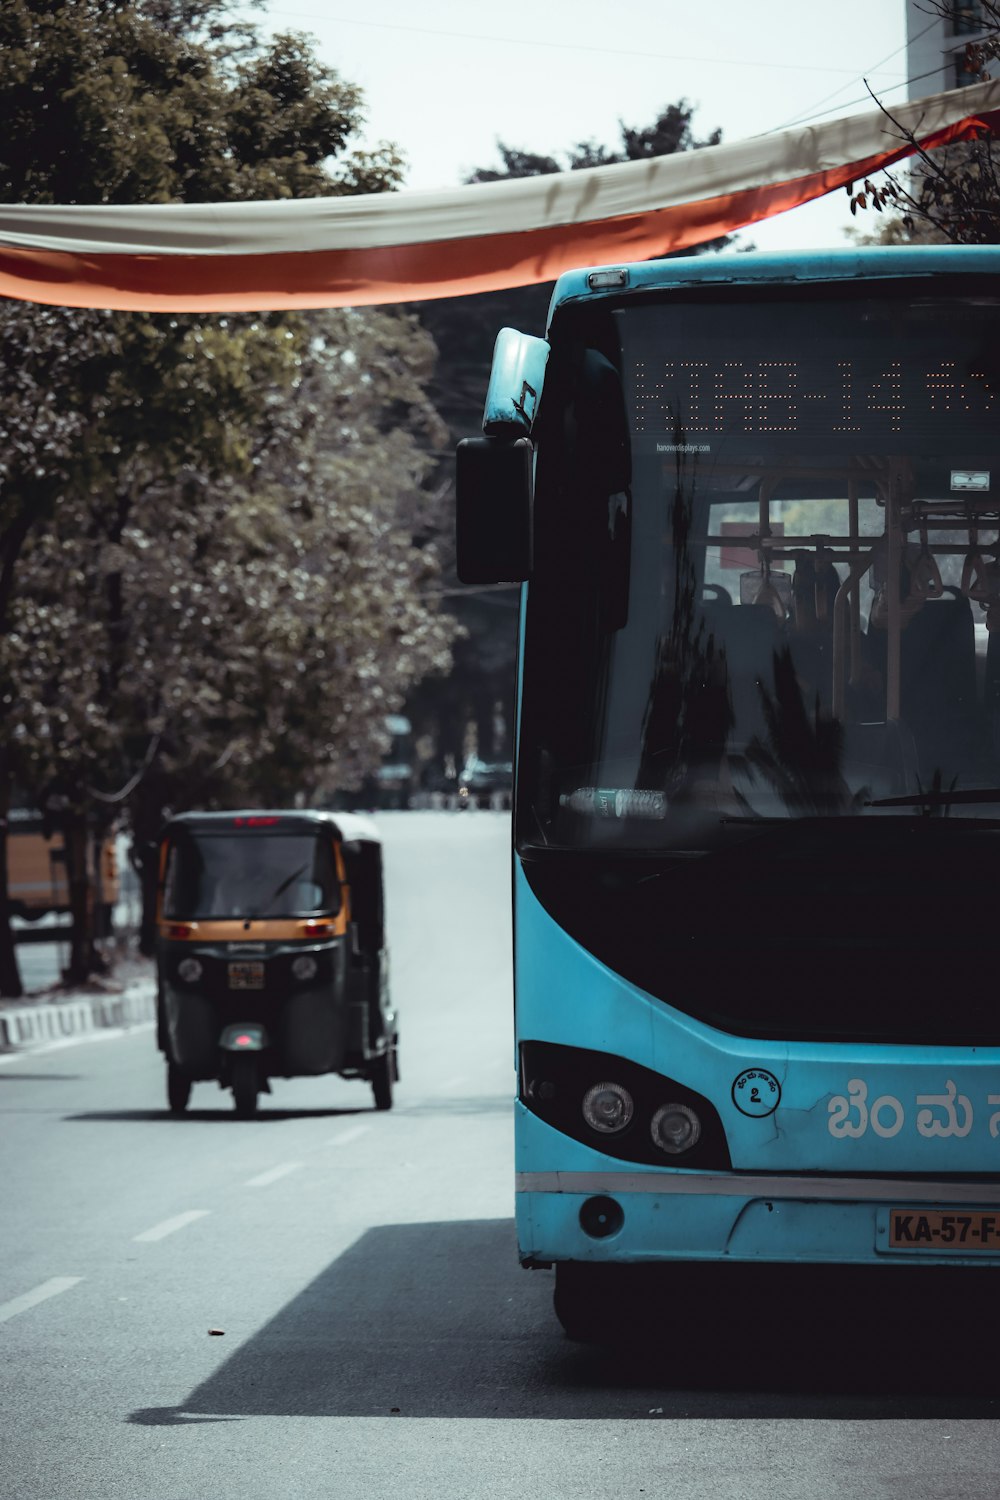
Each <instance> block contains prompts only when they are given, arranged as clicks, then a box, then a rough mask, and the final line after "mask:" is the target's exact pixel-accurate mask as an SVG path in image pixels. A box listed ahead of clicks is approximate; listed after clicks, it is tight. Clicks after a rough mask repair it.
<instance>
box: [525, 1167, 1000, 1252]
mask: <svg viewBox="0 0 1000 1500" xmlns="http://www.w3.org/2000/svg"><path fill="white" fill-rule="evenodd" d="M515 1185H516V1203H517V1233H518V1246H519V1250H520V1256H521V1260H522V1262H523V1263H524V1264H525V1265H533V1266H538V1265H549V1264H553V1263H555V1262H559V1261H595V1262H614V1263H620V1264H641V1263H646V1264H648V1263H653V1262H659V1261H694V1260H707V1261H716V1260H731V1261H747V1262H752V1261H769V1262H786V1263H811V1264H827V1265H834V1264H842V1265H864V1264H874V1263H877V1262H879V1263H883V1264H884V1263H887V1262H893V1261H895V1262H898V1263H900V1264H903V1263H910V1264H912V1263H914V1262H920V1263H925V1264H926V1263H936V1264H949V1265H965V1266H968V1265H983V1264H990V1263H993V1264H997V1263H1000V1184H998V1183H996V1182H984V1181H982V1180H980V1181H969V1180H954V1181H950V1182H947V1181H940V1180H930V1179H928V1178H920V1177H909V1178H895V1179H890V1178H884V1177H854V1178H852V1177H834V1176H829V1175H816V1176H793V1175H790V1174H789V1175H785V1174H775V1175H768V1176H765V1175H758V1174H752V1173H722V1172H720V1173H711V1172H708V1173H700V1172H657V1171H653V1172H637V1171H629V1170H627V1169H626V1170H624V1171H576V1172H527V1171H526V1172H519V1173H518V1174H517V1178H516V1184H515Z"/></svg>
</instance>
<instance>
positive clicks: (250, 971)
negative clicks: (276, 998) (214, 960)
mask: <svg viewBox="0 0 1000 1500" xmlns="http://www.w3.org/2000/svg"><path fill="white" fill-rule="evenodd" d="M229 988H230V989H231V990H262V989H263V988H264V965H263V964H262V963H260V962H256V963H254V962H250V963H246V962H244V963H235V964H230V965H229Z"/></svg>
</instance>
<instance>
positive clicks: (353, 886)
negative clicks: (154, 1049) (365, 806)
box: [157, 811, 399, 1116]
mask: <svg viewBox="0 0 1000 1500" xmlns="http://www.w3.org/2000/svg"><path fill="white" fill-rule="evenodd" d="M157 916H158V941H157V1044H158V1045H159V1048H160V1050H161V1051H162V1052H163V1054H164V1056H165V1057H166V1062H167V1098H168V1102H169V1105H170V1109H171V1110H172V1112H173V1113H175V1114H181V1113H183V1111H184V1110H185V1109H186V1108H187V1106H188V1102H189V1100H190V1097H191V1086H192V1084H193V1083H195V1082H197V1081H199V1080H204V1079H215V1080H217V1081H218V1083H219V1085H220V1087H222V1088H231V1089H232V1091H233V1098H234V1100H235V1104H236V1112H237V1114H239V1115H243V1116H249V1115H252V1114H253V1113H254V1111H255V1110H256V1107H257V1096H258V1094H259V1093H260V1092H262V1091H264V1092H270V1080H271V1079H272V1078H297V1077H302V1076H307V1075H315V1074H320V1073H338V1074H340V1075H341V1076H342V1077H344V1078H361V1079H365V1080H367V1081H368V1082H369V1083H370V1084H371V1086H372V1090H373V1092H374V1095H375V1107H376V1109H390V1108H391V1107H392V1087H393V1083H394V1082H395V1081H396V1079H397V1078H398V1076H399V1072H398V1062H397V1058H398V1045H399V1035H398V1020H397V1016H396V1012H395V1010H394V1009H393V1007H392V1004H391V1001H390V998H389V973H388V955H387V951H386V943H385V930H384V929H385V923H384V900H383V881H382V846H381V841H380V839H379V835H378V833H377V831H376V829H375V827H374V825H373V824H372V823H371V821H370V820H369V819H367V818H364V817H360V816H358V815H356V814H350V813H328V812H311V811H287V812H286V811H275V812H258V811H248V812H211V813H210V812H191V813H183V814H181V815H180V816H178V817H175V818H172V819H171V820H170V822H169V823H168V824H167V825H166V827H165V828H164V830H163V834H162V841H161V848H160V886H159V903H158V913H157Z"/></svg>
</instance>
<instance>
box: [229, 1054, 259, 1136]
mask: <svg viewBox="0 0 1000 1500" xmlns="http://www.w3.org/2000/svg"><path fill="white" fill-rule="evenodd" d="M232 1079H233V1100H234V1102H235V1104H236V1113H237V1114H238V1115H239V1117H240V1119H241V1120H248V1119H250V1117H251V1116H252V1115H255V1114H256V1113H257V1092H258V1088H259V1085H258V1081H257V1058H256V1056H255V1055H254V1054H253V1053H252V1052H244V1053H238V1054H237V1056H236V1057H234V1058H233V1073H232Z"/></svg>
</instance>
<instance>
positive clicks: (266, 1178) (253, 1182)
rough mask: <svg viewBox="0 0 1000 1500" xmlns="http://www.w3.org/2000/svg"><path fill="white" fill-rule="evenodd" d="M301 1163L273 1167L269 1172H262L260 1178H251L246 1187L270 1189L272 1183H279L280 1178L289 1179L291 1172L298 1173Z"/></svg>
mask: <svg viewBox="0 0 1000 1500" xmlns="http://www.w3.org/2000/svg"><path fill="white" fill-rule="evenodd" d="M301 1165H302V1163H301V1162H300V1161H286V1162H282V1164H281V1166H280V1167H271V1169H270V1170H269V1171H267V1172H261V1174H260V1176H259V1177H251V1178H250V1181H249V1182H245V1183H244V1184H243V1186H244V1187H268V1186H269V1184H270V1183H272V1182H277V1181H278V1179H279V1177H287V1176H288V1174H289V1172H297V1171H298V1170H299V1168H300V1167H301Z"/></svg>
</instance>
